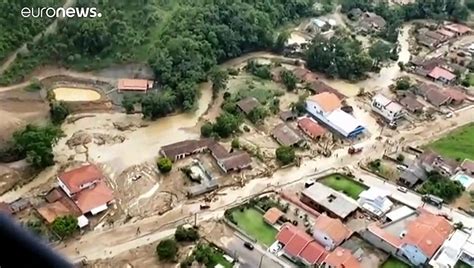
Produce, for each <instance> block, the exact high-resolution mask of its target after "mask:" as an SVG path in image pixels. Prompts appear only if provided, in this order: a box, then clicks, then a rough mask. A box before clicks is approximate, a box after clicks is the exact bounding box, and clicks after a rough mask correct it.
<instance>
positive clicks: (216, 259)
mask: <svg viewBox="0 0 474 268" xmlns="http://www.w3.org/2000/svg"><path fill="white" fill-rule="evenodd" d="M217 264H220V265H222V266H224V267H225V268H232V263H230V262H229V261H227V260H226V259H225V258H224V255H222V254H221V253H220V252H218V251H216V250H214V254H213V255H211V258H210V267H215V266H216V265H217Z"/></svg>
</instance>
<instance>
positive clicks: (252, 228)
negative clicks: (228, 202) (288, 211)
mask: <svg viewBox="0 0 474 268" xmlns="http://www.w3.org/2000/svg"><path fill="white" fill-rule="evenodd" d="M232 217H233V218H234V220H235V222H237V226H238V227H239V228H240V229H242V230H243V231H244V232H245V233H246V234H248V235H250V236H251V237H253V238H255V239H256V240H257V241H258V242H260V243H262V244H264V245H266V246H270V245H271V244H272V243H273V242H274V241H275V236H276V235H277V233H278V231H277V230H276V229H275V228H273V227H272V226H270V225H269V224H267V223H266V222H265V221H264V220H263V214H262V213H260V212H259V211H258V210H256V209H254V208H244V210H243V211H242V210H241V209H236V210H234V211H233V212H232Z"/></svg>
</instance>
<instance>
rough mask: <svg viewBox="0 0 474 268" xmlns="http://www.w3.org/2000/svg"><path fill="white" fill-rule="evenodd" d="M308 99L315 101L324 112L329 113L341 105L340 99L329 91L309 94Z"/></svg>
mask: <svg viewBox="0 0 474 268" xmlns="http://www.w3.org/2000/svg"><path fill="white" fill-rule="evenodd" d="M308 99H309V100H311V101H314V102H316V103H317V104H318V105H319V106H320V107H321V109H322V110H324V112H326V113H330V112H332V111H334V110H336V109H339V108H341V106H342V104H341V100H340V99H339V98H338V97H337V96H336V94H334V93H330V92H323V93H319V94H316V95H313V96H310V97H309V98H308Z"/></svg>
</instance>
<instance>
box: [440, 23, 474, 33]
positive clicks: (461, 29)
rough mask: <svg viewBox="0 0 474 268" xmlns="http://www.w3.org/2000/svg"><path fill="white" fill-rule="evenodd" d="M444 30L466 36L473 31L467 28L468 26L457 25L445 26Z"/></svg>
mask: <svg viewBox="0 0 474 268" xmlns="http://www.w3.org/2000/svg"><path fill="white" fill-rule="evenodd" d="M444 28H445V29H447V30H449V31H451V32H455V33H458V34H465V33H468V32H470V31H471V28H469V27H467V26H466V25H462V24H457V23H453V24H448V25H445V26H444Z"/></svg>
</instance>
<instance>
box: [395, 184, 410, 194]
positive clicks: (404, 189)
mask: <svg viewBox="0 0 474 268" xmlns="http://www.w3.org/2000/svg"><path fill="white" fill-rule="evenodd" d="M397 190H398V191H400V192H402V193H406V192H408V189H407V188H405V187H403V186H398V187H397Z"/></svg>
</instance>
